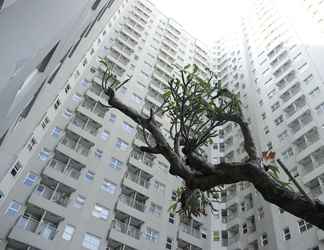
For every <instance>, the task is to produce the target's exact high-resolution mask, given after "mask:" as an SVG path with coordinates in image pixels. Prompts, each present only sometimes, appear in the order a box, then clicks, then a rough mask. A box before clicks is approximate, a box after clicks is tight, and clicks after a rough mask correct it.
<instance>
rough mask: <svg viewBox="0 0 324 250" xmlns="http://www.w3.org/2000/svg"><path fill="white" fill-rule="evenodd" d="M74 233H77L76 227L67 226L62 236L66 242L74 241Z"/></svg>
mask: <svg viewBox="0 0 324 250" xmlns="http://www.w3.org/2000/svg"><path fill="white" fill-rule="evenodd" d="M74 231H75V227H74V226H71V225H65V227H64V231H63V234H62V238H63V239H64V240H67V241H70V240H72V237H73V234H74Z"/></svg>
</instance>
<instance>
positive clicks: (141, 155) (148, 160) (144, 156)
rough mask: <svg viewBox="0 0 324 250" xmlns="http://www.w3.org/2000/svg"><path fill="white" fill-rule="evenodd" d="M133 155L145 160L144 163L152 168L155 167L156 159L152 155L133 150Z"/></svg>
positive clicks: (135, 157)
mask: <svg viewBox="0 0 324 250" xmlns="http://www.w3.org/2000/svg"><path fill="white" fill-rule="evenodd" d="M131 157H132V158H134V159H136V160H138V161H141V162H143V163H144V165H146V166H148V167H150V168H151V167H153V163H154V160H153V159H152V157H151V156H150V155H147V154H146V153H144V152H141V151H136V150H133V151H132V153H131Z"/></svg>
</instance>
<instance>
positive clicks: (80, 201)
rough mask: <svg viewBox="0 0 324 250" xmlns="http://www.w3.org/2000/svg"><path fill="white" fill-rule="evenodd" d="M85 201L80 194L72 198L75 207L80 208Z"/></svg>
mask: <svg viewBox="0 0 324 250" xmlns="http://www.w3.org/2000/svg"><path fill="white" fill-rule="evenodd" d="M84 203H85V197H84V196H82V195H78V196H77V197H76V198H75V200H74V207H75V208H82V207H83V205H84Z"/></svg>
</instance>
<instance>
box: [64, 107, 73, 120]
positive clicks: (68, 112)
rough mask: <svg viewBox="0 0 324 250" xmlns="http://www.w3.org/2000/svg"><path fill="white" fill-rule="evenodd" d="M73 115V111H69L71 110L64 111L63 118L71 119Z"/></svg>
mask: <svg viewBox="0 0 324 250" xmlns="http://www.w3.org/2000/svg"><path fill="white" fill-rule="evenodd" d="M72 115H73V112H72V111H71V110H69V109H64V111H63V116H64V117H65V118H67V119H68V118H70V117H71V116H72Z"/></svg>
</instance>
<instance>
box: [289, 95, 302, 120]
mask: <svg viewBox="0 0 324 250" xmlns="http://www.w3.org/2000/svg"><path fill="white" fill-rule="evenodd" d="M305 105H306V99H305V95H301V96H299V97H298V98H297V99H296V100H295V101H293V102H292V103H291V104H290V105H289V106H287V107H286V108H284V112H285V115H286V118H287V119H288V118H290V119H292V116H293V115H295V114H296V113H297V112H298V111H300V110H302V109H303V108H304V107H305Z"/></svg>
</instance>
